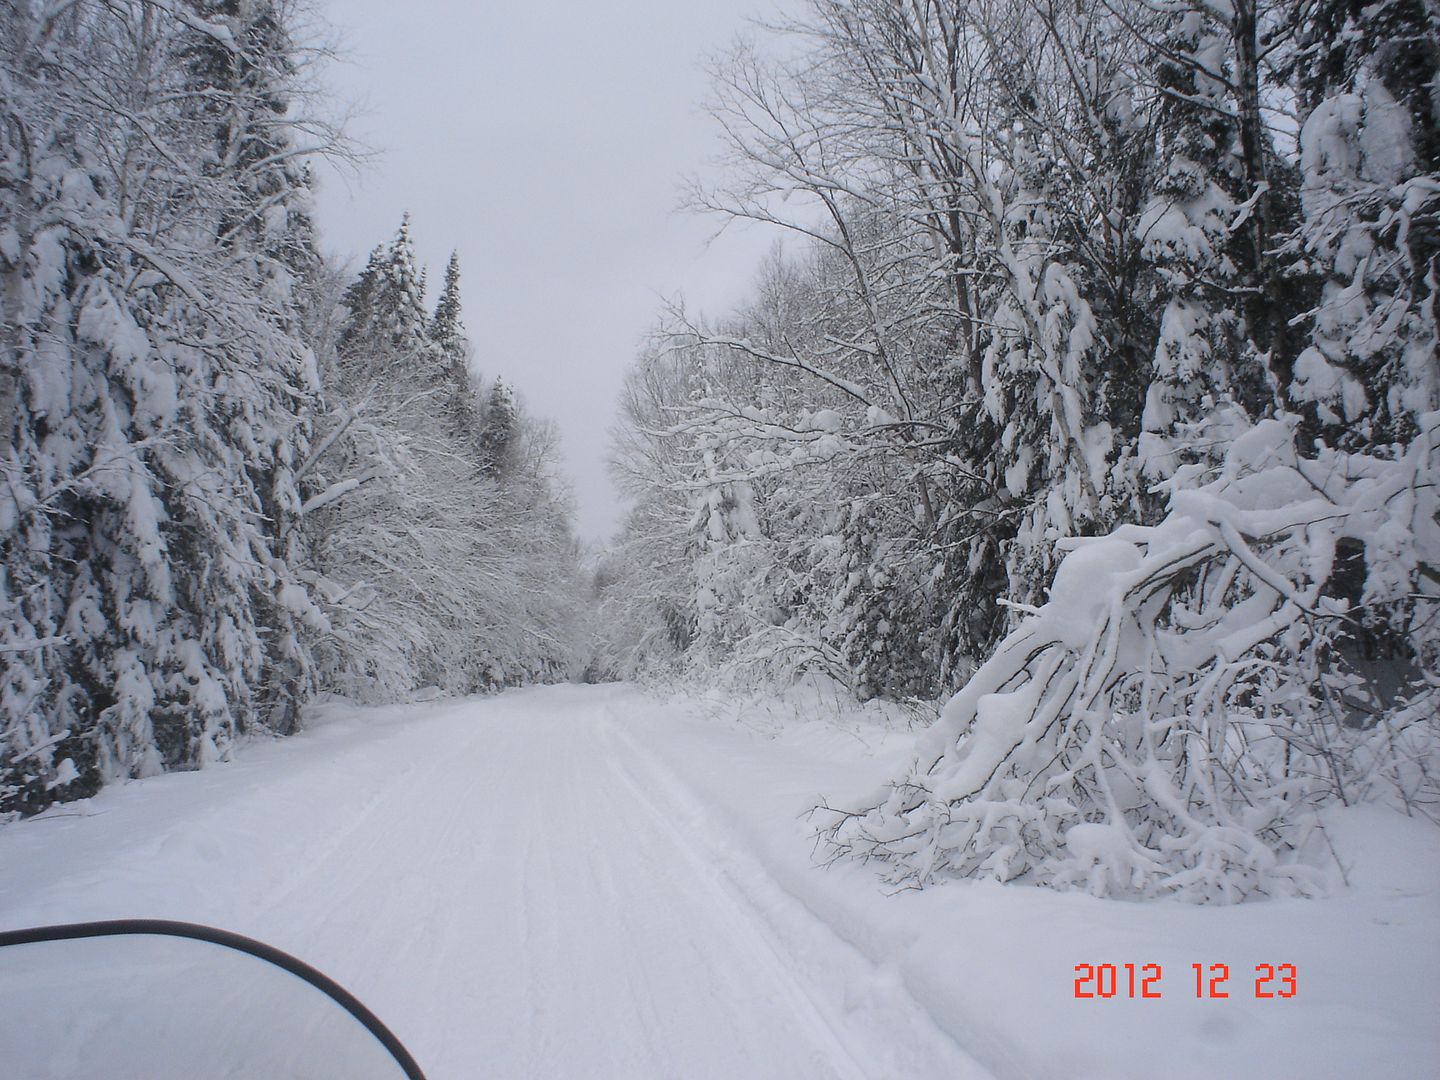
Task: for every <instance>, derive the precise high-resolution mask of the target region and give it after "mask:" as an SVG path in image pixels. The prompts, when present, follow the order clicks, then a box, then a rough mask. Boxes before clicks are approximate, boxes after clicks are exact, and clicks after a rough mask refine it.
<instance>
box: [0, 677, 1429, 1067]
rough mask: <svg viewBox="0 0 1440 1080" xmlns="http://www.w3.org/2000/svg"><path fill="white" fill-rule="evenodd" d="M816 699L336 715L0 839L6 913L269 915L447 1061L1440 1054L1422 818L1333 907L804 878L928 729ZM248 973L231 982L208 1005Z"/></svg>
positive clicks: (441, 706) (5, 924)
mask: <svg viewBox="0 0 1440 1080" xmlns="http://www.w3.org/2000/svg"><path fill="white" fill-rule="evenodd" d="M800 712H801V713H802V714H803V715H797V713H796V710H795V709H793V708H789V707H787V708H780V707H778V706H772V707H770V708H769V709H768V710H767V709H760V708H754V707H752V708H748V709H747V708H740V707H727V706H716V705H713V704H707V703H704V702H695V701H690V702H669V703H661V702H657V701H655V700H653V699H649V698H646V697H645V696H643V695H641V694H640V693H639V692H638V691H635V690H632V689H629V688H613V687H611V688H598V687H550V688H540V689H531V690H524V691H513V692H510V693H506V694H503V695H500V696H499V697H495V698H488V699H478V700H468V701H459V702H455V701H447V702H430V703H426V704H424V705H414V706H407V707H404V708H393V709H369V710H359V709H353V708H348V707H341V706H331V707H328V709H327V710H326V711H325V712H324V713H323V714H322V717H321V722H319V723H317V724H316V725H315V726H314V727H313V728H312V730H310V731H308V732H306V733H304V734H302V735H300V736H297V737H295V738H293V739H290V740H285V741H282V742H277V743H264V744H255V745H252V746H250V747H248V748H246V750H245V751H244V752H243V753H241V754H240V755H238V757H237V760H235V761H234V762H231V763H228V764H225V765H221V766H217V767H214V768H212V769H209V770H207V771H205V772H200V773H187V774H172V775H169V776H163V777H156V778H153V779H149V780H145V781H137V782H134V783H131V784H127V785H124V786H120V787H116V788H112V789H110V790H107V791H105V792H103V793H102V794H101V795H99V796H98V797H96V798H95V799H92V800H90V801H89V802H88V803H86V804H83V805H80V806H74V805H72V806H70V807H65V808H60V809H59V810H56V811H53V812H51V813H50V814H47V815H43V816H42V817H40V818H38V819H35V820H32V821H28V822H23V823H20V824H18V825H15V826H11V827H9V828H6V829H4V830H0V928H7V929H8V928H11V927H18V926H28V925H37V924H41V923H47V922H62V921H70V920H77V919H89V918H116V917H123V916H150V917H161V918H175V919H184V920H190V921H197V922H204V923H210V924H213V925H217V926H222V927H225V928H228V929H232V930H236V931H239V932H240V933H244V934H249V935H252V936H256V937H259V938H262V939H263V940H266V941H270V942H271V943H273V944H275V945H277V946H279V947H280V948H282V949H285V950H287V951H290V952H293V953H294V954H296V955H298V956H300V957H301V958H302V959H305V960H307V961H309V962H311V963H313V964H315V965H316V966H318V967H320V968H321V969H322V970H324V971H326V972H328V973H329V974H331V975H333V976H334V977H336V978H337V979H339V981H340V982H341V983H343V984H344V985H346V986H347V987H348V988H349V989H351V990H352V991H354V992H355V993H356V994H358V996H359V997H360V998H361V999H362V1000H364V1001H365V1002H366V1003H367V1004H369V1005H370V1006H371V1007H372V1008H373V1009H374V1010H375V1011H376V1012H377V1013H378V1014H379V1015H380V1016H381V1017H382V1018H383V1019H384V1020H385V1021H386V1022H387V1023H389V1024H390V1026H391V1027H392V1028H393V1029H394V1030H395V1031H396V1033H397V1034H398V1035H399V1036H400V1038H401V1039H402V1040H403V1041H404V1042H405V1043H406V1044H407V1045H408V1046H409V1047H410V1049H411V1050H412V1051H413V1052H414V1053H415V1055H416V1057H417V1058H418V1059H419V1061H420V1063H421V1064H422V1066H424V1067H425V1068H426V1070H427V1072H428V1073H429V1075H430V1076H431V1077H432V1078H433V1080H441V1078H445V1077H456V1078H460V1077H481V1076H484V1077H571V1076H581V1077H586V1078H587V1080H590V1078H596V1080H598V1078H601V1077H612V1076H613V1077H627V1078H645V1077H686V1078H690V1077H717V1078H719V1077H723V1078H726V1080H745V1078H750V1077H757V1078H760V1077H776V1078H780V1077H785V1078H809V1077H815V1078H823V1077H846V1078H852V1077H853V1078H859V1077H895V1078H905V1080H910V1078H915V1080H923V1078H928V1077H934V1078H945V1080H965V1078H967V1077H976V1078H981V1077H987V1076H994V1077H1000V1078H1004V1080H1009V1078H1031V1077H1033V1078H1048V1077H1064V1078H1066V1080H1072V1078H1087V1077H1094V1078H1116V1080H1123V1078H1128V1077H1136V1078H1138V1077H1147V1078H1149V1077H1159V1076H1164V1077H1172V1078H1186V1077H1195V1078H1199V1077H1204V1078H1206V1080H1214V1078H1215V1077H1221V1076H1223V1077H1251V1076H1253V1077H1285V1076H1295V1077H1299V1076H1305V1077H1308V1078H1324V1077H1360V1076H1397V1077H1398V1076H1406V1077H1408V1076H1425V1075H1434V1073H1435V1071H1436V1067H1437V1063H1440V1025H1437V1024H1436V1022H1435V1014H1436V1005H1437V1003H1440V918H1437V916H1440V830H1437V829H1435V827H1434V826H1432V825H1428V824H1425V823H1417V822H1412V821H1408V820H1406V819H1403V818H1397V817H1394V816H1392V815H1388V814H1384V813H1381V812H1379V811H1376V810H1373V809H1369V810H1356V811H1349V812H1345V813H1340V814H1336V815H1334V816H1333V817H1332V819H1331V821H1330V823H1329V824H1330V834H1331V837H1332V839H1333V841H1334V843H1335V845H1336V847H1337V849H1338V850H1339V851H1340V853H1341V855H1342V858H1343V859H1344V861H1345V862H1346V864H1347V866H1348V867H1349V871H1350V876H1351V880H1352V888H1351V889H1350V890H1349V891H1348V892H1346V893H1345V894H1343V895H1340V896H1338V897H1336V898H1334V899H1330V900H1324V901H1312V902H1301V901H1285V902H1272V903H1261V904H1251V905H1243V906H1241V907H1238V908H1228V909H1223V908H1194V907H1190V906H1184V905H1179V904H1166V903H1152V904H1144V905H1140V904H1127V903H1116V902H1109V901H1099V900H1094V899H1092V898H1089V897H1086V896H1081V895H1075V894H1065V895H1062V894H1056V893H1052V892H1047V891H1043V890H1037V889H1027V888H1019V887H1013V886H1012V887H1002V886H998V885H978V884H970V883H953V884H948V885H944V886H940V887H935V888H931V889H927V890H925V891H924V892H904V893H900V894H897V895H887V894H886V891H885V889H884V887H883V886H882V884H881V883H880V882H879V880H878V878H877V877H876V876H875V875H874V874H872V873H871V872H870V871H869V870H868V869H866V868H865V867H862V866H858V865H848V864H847V865H839V866H835V867H831V868H830V869H828V870H823V871H822V870H818V869H816V868H815V867H814V866H813V864H812V861H811V860H812V841H811V839H810V837H809V826H808V824H807V823H806V822H805V820H804V819H803V813H804V811H805V810H806V809H807V808H808V807H810V806H812V805H814V804H815V802H816V801H817V800H818V799H819V798H820V797H821V796H829V797H830V798H831V799H832V800H835V799H843V797H844V796H845V795H846V794H847V793H859V792H864V791H868V790H869V789H871V788H872V787H874V786H875V785H876V784H877V783H878V782H879V781H880V780H882V779H883V778H884V777H886V776H888V775H890V774H891V773H893V772H895V771H896V770H897V768H898V766H900V765H901V764H902V763H903V761H904V758H905V756H906V754H907V753H908V749H909V746H910V744H911V742H912V741H913V736H912V735H911V733H910V732H908V731H907V730H905V728H904V726H903V725H900V726H898V727H897V726H896V725H894V724H893V723H888V724H887V723H886V722H884V721H883V718H881V717H880V716H879V714H878V713H875V712H869V713H863V714H851V715H848V716H846V717H844V718H837V717H836V716H835V715H834V714H833V710H831V709H829V708H827V707H825V706H824V704H823V702H819V701H812V702H810V703H809V704H808V705H807V706H805V707H804V708H803V709H801V710H800ZM25 948H38V947H25ZM72 948H73V946H72ZM20 952H21V950H19V949H10V950H3V951H0V1044H4V1045H5V1046H6V1050H5V1060H6V1066H7V1067H6V1073H7V1075H16V1076H22V1077H23V1076H34V1077H40V1076H50V1075H66V1073H65V1072H64V1069H63V1063H62V1065H61V1066H56V1067H55V1068H53V1069H49V1071H46V1069H47V1067H48V1066H47V1062H53V1061H54V1060H56V1058H55V1055H54V1053H53V1052H48V1053H40V1052H38V1051H36V1052H33V1053H32V1054H31V1056H30V1057H29V1058H24V1057H21V1056H19V1055H20V1054H23V1053H25V1052H26V1051H25V1050H24V1049H22V1050H21V1051H20V1052H19V1053H18V1054H17V1053H16V1052H13V1051H12V1050H11V1049H10V1047H11V1045H14V1044H16V1043H18V1039H19V1033H20V1031H21V1030H29V1029H21V1028H18V1027H17V1026H16V1025H17V1024H18V1023H19V1021H18V1020H16V1019H15V1017H17V1016H20V1015H22V1014H23V1010H20V1011H19V1012H17V1011H15V1010H14V1009H11V1008H10V1006H9V1005H5V1004H3V999H4V997H5V995H6V994H14V993H15V988H16V987H17V986H18V985H21V984H22V983H23V984H24V985H25V986H27V988H33V987H34V986H35V985H37V984H36V980H35V977H34V974H33V972H28V971H22V970H21V968H23V967H24V964H25V963H30V964H33V963H34V962H35V961H34V956H35V955H37V954H32V957H31V959H30V960H28V961H24V963H22V961H21V960H18V959H16V956H15V954H18V953H20ZM7 954H10V955H7ZM85 955H87V956H94V957H100V956H104V955H107V954H105V953H104V952H103V951H102V952H96V953H86V954H85ZM97 962H98V963H110V962H113V963H114V964H117V965H122V964H123V963H124V961H121V960H120V959H119V958H118V957H116V958H113V960H111V959H107V960H105V961H97ZM1082 962H1085V963H1094V964H1103V963H1113V964H1117V965H1123V964H1124V963H1126V962H1131V963H1135V964H1151V963H1156V964H1161V965H1162V966H1163V971H1164V975H1163V979H1162V981H1161V988H1162V992H1163V998H1162V999H1161V1000H1158V1001H1156V1000H1137V1001H1130V1000H1123V999H1122V998H1120V997H1117V998H1115V999H1111V1000H1088V1001H1086V1000H1076V999H1075V998H1074V996H1073V983H1074V972H1073V968H1074V966H1075V965H1076V964H1078V963H1082ZM1195 962H1202V963H1205V964H1212V963H1226V964H1228V965H1229V966H1230V970H1231V972H1232V978H1231V980H1230V982H1229V984H1228V986H1229V989H1230V991H1231V996H1230V998H1229V999H1227V1000H1214V1001H1209V1000H1205V1001H1202V1000H1196V998H1195V996H1194V976H1193V972H1192V971H1191V968H1190V965H1191V964H1192V963H1195ZM1259 963H1273V964H1276V965H1279V964H1287V963H1288V964H1294V965H1296V967H1297V969H1298V975H1299V983H1298V994H1297V995H1296V997H1295V998H1293V999H1291V1000H1283V999H1274V1000H1257V999H1256V998H1255V997H1254V995H1253V982H1254V976H1253V969H1254V966H1255V965H1256V964H1259ZM7 965H9V967H8V968H7ZM75 970H78V968H76V969H75ZM1122 970H1123V969H1122ZM7 971H8V973H9V975H8V978H7ZM227 978H228V977H227ZM46 985H47V986H48V989H47V990H46V991H45V992H46V993H48V994H50V995H51V997H50V998H48V999H46V1000H47V1001H52V1002H53V1001H56V1000H63V998H64V992H65V987H66V983H65V982H64V981H63V980H62V981H60V982H56V981H55V980H53V979H52V981H51V983H50V984H46ZM248 985H249V984H247V983H245V982H244V981H243V980H240V981H237V982H232V983H227V992H226V993H225V994H224V995H220V994H217V995H216V996H217V999H219V998H223V1000H224V1002H225V1009H226V1010H227V1013H226V1015H227V1016H229V1015H233V1014H234V1009H235V1002H236V1000H239V999H243V998H244V997H245V996H246V995H245V993H244V992H243V987H245V986H248ZM237 987H240V988H242V989H237ZM302 989H303V987H302ZM27 992H28V991H27ZM256 993H258V991H256V992H255V993H251V994H250V995H249V996H251V997H254V996H256ZM57 995H58V996H57ZM191 996H201V997H203V996H204V994H203V993H200V994H198V995H197V994H196V993H195V992H194V991H193V989H192V991H191ZM166 1007H167V1008H168V1007H170V1006H169V1005H168V1004H167V1006H166ZM294 1008H295V1009H299V1008H301V1007H300V1006H295V1007H294ZM292 1011H294V1009H292ZM7 1016H8V1017H10V1020H9V1021H8V1022H9V1023H10V1024H11V1027H10V1030H9V1031H8V1032H7V1031H6V1030H5V1027H4V1025H5V1024H6V1023H7V1019H6V1017H7ZM30 1022H33V1017H32V1020H31V1021H27V1023H30ZM128 1023H129V1025H130V1030H131V1034H132V1036H133V1034H134V1031H135V1030H136V1028H137V1027H143V1025H139V1024H137V1023H136V1018H135V1017H134V1016H131V1017H130V1018H129V1021H128ZM77 1037H78V1036H77ZM252 1041H253V1040H252ZM17 1061H22V1062H24V1066H23V1067H22V1071H19V1072H16V1071H15V1064H14V1063H15V1062H17ZM112 1065H113V1062H112ZM110 1073H111V1074H112V1075H119V1074H118V1073H116V1072H115V1071H114V1069H113V1068H111V1069H110ZM136 1075H140V1074H139V1073H137V1074H136ZM150 1075H155V1074H154V1073H152V1074H150ZM195 1075H199V1073H198V1072H197V1073H196V1074H195Z"/></svg>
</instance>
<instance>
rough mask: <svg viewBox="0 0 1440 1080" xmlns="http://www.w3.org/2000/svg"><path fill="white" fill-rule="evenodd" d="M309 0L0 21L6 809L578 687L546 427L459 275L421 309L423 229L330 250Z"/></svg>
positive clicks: (334, 150)
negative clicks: (488, 339) (313, 738)
mask: <svg viewBox="0 0 1440 1080" xmlns="http://www.w3.org/2000/svg"><path fill="white" fill-rule="evenodd" d="M300 13H301V11H300V8H299V7H298V6H297V5H294V4H292V3H290V2H289V0H216V2H211V0H175V2H146V0H133V2H125V0H122V2H118V3H92V2H81V3H67V4H47V5H38V4H29V3H19V4H5V5H3V7H0V80H3V81H0V274H3V304H4V345H3V351H0V422H3V425H4V428H5V430H6V433H7V435H8V437H9V440H8V445H7V447H6V450H5V457H4V469H5V484H4V487H3V491H0V556H3V557H0V819H3V818H4V817H6V816H14V815H16V814H17V813H18V814H27V813H33V812H35V811H37V810H40V809H43V808H44V807H45V806H46V805H48V804H50V803H51V802H53V801H56V800H61V799H73V798H78V797H81V796H84V795H88V794H91V793H93V792H94V791H95V790H96V789H97V788H98V787H99V786H100V785H101V784H102V783H103V782H104V781H105V780H107V779H113V778H117V777H133V776H145V775H149V774H151V773H155V772H159V771H162V770H166V769H175V768H192V767H197V766H200V765H204V764H205V763H207V762H209V761H212V760H216V759H218V758H223V757H224V756H225V755H226V754H227V751H228V748H229V747H230V746H231V745H232V744H233V742H234V740H235V738H236V737H237V736H238V735H241V734H243V733H247V732H273V733H276V734H288V733H290V732H292V731H294V730H296V728H297V727H298V726H299V724H300V722H301V710H302V707H303V706H304V704H305V702H307V701H309V700H311V699H313V698H314V697H315V696H316V695H318V694H322V693H325V692H335V693H340V694H343V695H345V696H346V697H348V698H350V699H352V700H356V701H362V702H378V701H389V700H396V699H399V698H403V697H405V696H407V695H409V694H411V693H413V692H414V691H416V690H420V689H423V688H430V687H433V688H438V689H439V690H440V691H443V692H451V693H470V692H475V691H478V690H482V689H487V688H494V687H502V686H507V685H514V684H517V683H521V682H526V681H532V680H543V679H554V678H559V677H563V676H564V675H565V674H566V672H567V665H568V663H569V658H570V656H571V654H572V652H573V647H572V643H571V641H570V640H569V638H568V636H567V635H568V634H569V633H570V631H569V629H568V627H569V625H570V620H569V618H568V615H567V610H568V609H567V604H568V597H569V595H570V594H571V593H573V591H574V581H575V579H576V575H577V573H578V570H577V559H576V555H577V549H576V547H575V544H574V542H573V540H572V538H571V536H570V524H569V509H568V505H567V502H566V498H565V495H564V490H563V486H562V485H561V484H560V483H559V482H558V478H557V474H556V460H557V456H556V454H557V451H556V442H555V434H554V432H553V431H552V430H551V429H550V428H549V426H548V425H547V424H545V423H543V422H540V421H538V420H536V419H534V418H532V417H530V416H528V415H526V413H525V412H524V410H523V409H522V408H521V407H520V405H519V403H518V402H517V400H516V398H515V395H514V394H513V392H512V391H511V390H510V389H509V387H507V385H506V384H505V383H504V382H503V381H501V380H500V379H499V378H498V377H495V376H494V375H491V376H490V377H489V378H488V379H485V380H481V379H479V378H477V377H476V375H475V374H474V365H473V364H472V363H471V346H470V343H469V341H468V340H467V338H466V332H465V327H464V324H463V322H462V312H461V294H460V264H459V261H458V258H452V259H451V261H450V264H449V266H448V268H447V269H446V272H445V276H444V282H443V287H442V288H441V290H440V291H439V295H438V302H437V303H436V304H435V306H434V308H433V310H427V306H426V299H425V295H426V290H425V282H424V272H423V271H422V270H421V269H420V268H419V267H417V265H416V260H415V254H414V251H413V249H412V246H411V241H410V236H409V222H408V220H407V221H406V222H405V223H403V224H402V225H401V226H400V229H399V232H398V233H397V235H396V236H395V237H394V239H393V240H392V241H390V242H389V243H386V244H382V245H380V246H379V247H377V248H376V249H375V251H374V253H373V254H372V255H371V256H370V259H369V261H368V263H367V264H366V266H365V267H364V269H363V271H362V272H361V273H360V274H359V276H358V277H357V278H356V279H355V280H353V281H349V280H347V275H346V274H345V273H344V272H342V271H341V270H339V269H338V268H337V267H336V266H334V265H332V264H331V263H330V262H328V261H327V260H326V259H325V258H324V257H323V256H322V254H321V252H320V248H319V245H318V239H317V237H316V232H315V227H314V224H313V221H312V211H311V203H310V190H311V185H312V181H311V171H310V162H312V161H314V160H315V159H316V157H317V156H318V155H331V156H344V155H345V154H346V153H348V147H347V144H346V143H345V141H344V135H343V133H342V132H341V131H339V130H337V129H336V128H335V127H334V126H333V125H331V124H329V123H327V122H326V121H325V119H324V118H323V117H322V116H321V115H320V113H319V112H318V107H314V102H315V100H316V89H317V87H316V81H315V80H316V68H317V65H318V63H319V62H320V61H321V60H323V59H325V56H326V53H325V51H324V50H323V49H320V48H318V47H316V46H314V45H311V44H307V43H306V42H304V41H300V40H297V39H296V37H295V35H294V29H295V27H296V25H297V20H298V18H299V15H300ZM487 366H488V365H487Z"/></svg>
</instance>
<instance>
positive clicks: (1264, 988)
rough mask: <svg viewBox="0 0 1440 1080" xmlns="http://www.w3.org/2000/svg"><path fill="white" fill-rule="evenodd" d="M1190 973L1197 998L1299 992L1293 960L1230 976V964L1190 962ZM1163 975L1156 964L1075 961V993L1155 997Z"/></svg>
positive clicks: (1191, 989)
mask: <svg viewBox="0 0 1440 1080" xmlns="http://www.w3.org/2000/svg"><path fill="white" fill-rule="evenodd" d="M1190 974H1191V976H1192V977H1191V978H1190V979H1189V980H1187V982H1188V986H1187V987H1186V989H1187V990H1188V991H1189V992H1190V993H1191V995H1192V996H1194V997H1197V998H1210V999H1224V998H1229V997H1253V998H1261V999H1263V998H1293V997H1294V996H1295V995H1296V994H1298V993H1299V992H1300V973H1299V972H1298V971H1297V970H1296V967H1295V965H1294V964H1256V965H1255V969H1254V971H1253V972H1251V973H1244V972H1243V969H1242V970H1240V971H1237V972H1236V973H1234V974H1233V976H1232V972H1231V969H1230V965H1229V964H1191V965H1190ZM1164 978H1165V972H1164V969H1163V968H1162V967H1161V966H1160V965H1159V964H1076V965H1075V996H1076V997H1077V998H1137V999H1140V1000H1156V999H1158V998H1161V997H1163V996H1164V993H1163V988H1162V985H1161V984H1162V981H1163V979H1164ZM1183 992H1184V991H1182V993H1183ZM1172 993H1173V990H1172Z"/></svg>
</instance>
